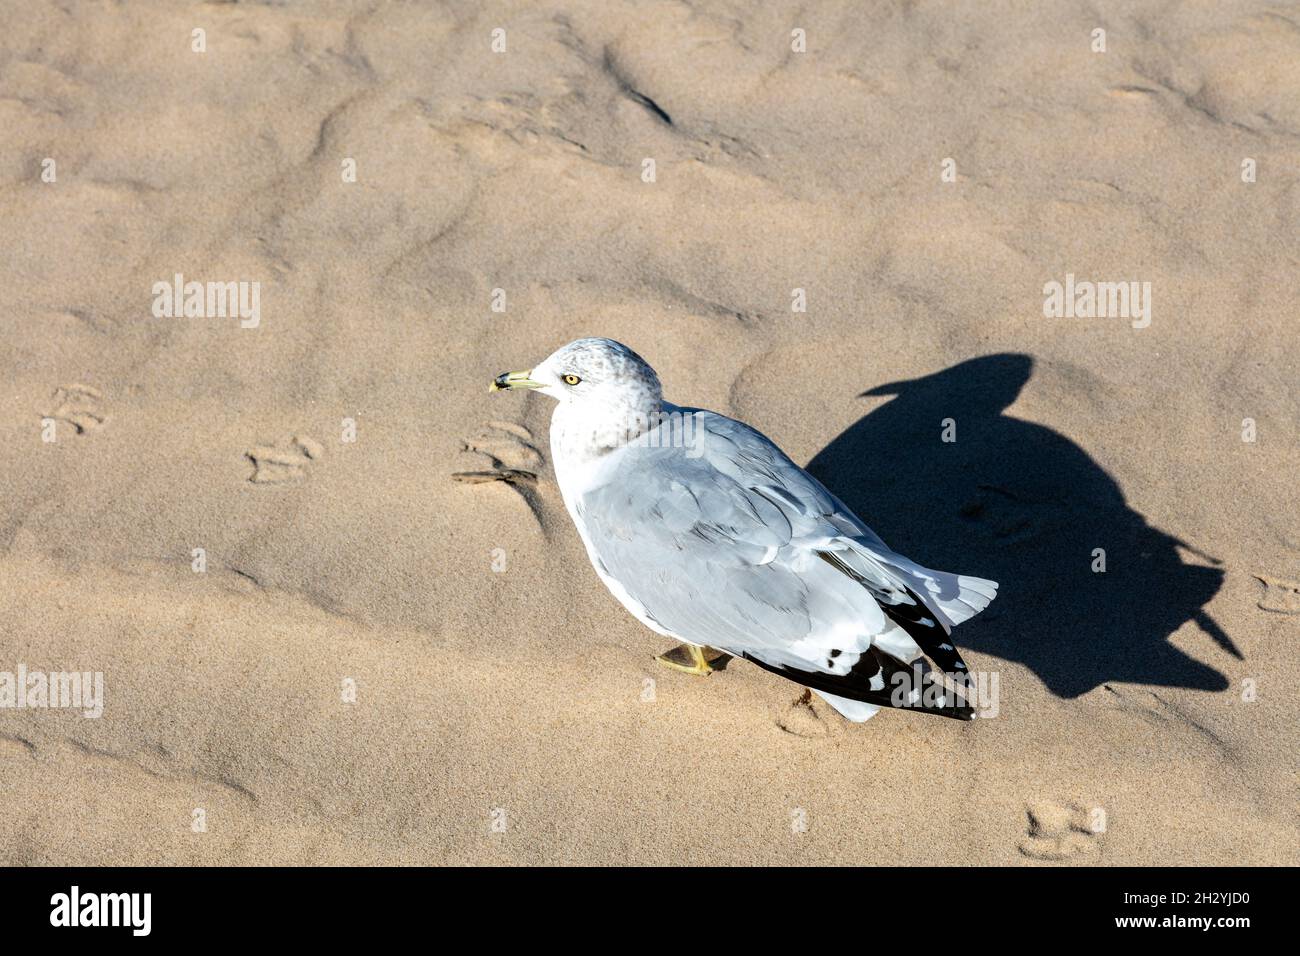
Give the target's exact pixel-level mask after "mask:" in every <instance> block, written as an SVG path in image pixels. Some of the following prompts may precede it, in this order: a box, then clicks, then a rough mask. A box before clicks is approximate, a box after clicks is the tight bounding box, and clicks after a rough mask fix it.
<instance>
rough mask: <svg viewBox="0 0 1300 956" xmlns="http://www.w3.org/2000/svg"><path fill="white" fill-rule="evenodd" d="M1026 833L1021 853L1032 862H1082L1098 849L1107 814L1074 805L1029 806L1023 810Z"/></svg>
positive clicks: (1048, 803) (1092, 808)
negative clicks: (1026, 822) (1026, 826)
mask: <svg viewBox="0 0 1300 956" xmlns="http://www.w3.org/2000/svg"><path fill="white" fill-rule="evenodd" d="M1025 814H1026V815H1027V816H1028V817H1029V833H1028V835H1027V836H1026V837H1025V839H1023V840H1021V841H1020V852H1021V854H1023V855H1024V856H1027V857H1029V858H1030V859H1033V860H1048V861H1050V862H1053V863H1063V862H1065V861H1068V860H1083V859H1086V858H1088V857H1090V856H1092V855H1094V854H1096V853H1098V852H1100V848H1101V843H1100V841H1101V835H1102V834H1103V833H1105V831H1106V811H1105V810H1103V809H1102V808H1101V807H1085V806H1081V805H1080V804H1077V803H1070V804H1065V805H1062V804H1058V803H1050V802H1046V801H1045V802H1042V803H1031V804H1030V805H1029V806H1027V807H1026V808H1025Z"/></svg>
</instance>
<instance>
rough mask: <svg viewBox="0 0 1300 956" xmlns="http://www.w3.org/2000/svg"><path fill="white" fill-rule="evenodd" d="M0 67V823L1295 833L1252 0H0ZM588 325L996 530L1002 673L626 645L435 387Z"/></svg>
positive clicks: (1289, 170) (985, 640)
mask: <svg viewBox="0 0 1300 956" xmlns="http://www.w3.org/2000/svg"><path fill="white" fill-rule="evenodd" d="M196 28H201V29H202V30H204V31H205V32H204V34H203V41H204V43H203V45H204V50H203V52H196V51H195V49H194V45H195V44H196V42H197V41H196V40H195V36H194V34H193V31H194V30H195V29H196ZM497 28H501V29H503V30H504V31H505V34H504V42H505V50H504V52H494V51H493V49H492V45H493V42H494V38H493V31H494V30H495V29H497ZM796 29H799V30H803V31H804V36H805V38H806V40H805V42H806V50H805V52H795V51H794V50H793V49H792V43H793V42H794V40H793V39H792V31H793V30H796ZM1096 29H1103V30H1105V40H1106V49H1105V51H1104V52H1094V50H1093V46H1094V44H1095V42H1096V41H1095V39H1094V35H1093V31H1094V30H1096ZM498 37H499V35H498ZM0 125H2V126H3V129H4V131H5V132H4V143H3V148H0V223H3V244H2V250H3V252H2V254H0V286H2V287H3V288H4V289H5V290H6V296H7V302H6V307H5V309H4V310H3V318H0V331H2V333H3V334H2V335H0V367H3V368H4V370H5V381H6V387H5V388H4V389H3V390H0V488H2V489H3V491H4V494H3V496H0V509H2V510H0V672H3V671H16V670H17V668H18V667H19V666H20V665H21V666H23V667H25V668H26V669H27V670H29V671H43V672H57V671H71V670H78V671H86V672H99V673H102V675H103V683H104V701H103V714H102V716H101V717H99V718H97V719H93V718H86V717H83V716H82V715H81V713H80V712H78V711H76V710H73V709H67V708H60V709H56V708H45V709H41V708H37V709H30V708H24V709H15V708H0V863H4V864H110V863H113V864H149V863H164V864H179V863H194V864H243V863H253V864H270V863H292V864H319V863H343V864H347V863H384V864H388V863H402V864H408V863H409V864H441V863H462V864H463V863H488V864H535V863H559V864H579V863H600V864H607V863H636V864H642V863H659V864H664V863H679V864H709V863H713V864H717V863H770V864H775V863H780V864H795V863H797V864H810V863H873V864H916V863H942V864H977V863H988V864H1005V865H1017V864H1025V865H1108V864H1162V863H1178V864H1193V863H1197V864H1229V865H1237V864H1248V863H1264V864H1293V865H1294V864H1295V863H1297V862H1300V852H1298V851H1297V846H1298V845H1300V841H1298V840H1297V813H1296V790H1295V785H1296V776H1295V774H1296V756H1297V750H1296V741H1297V730H1298V729H1300V728H1298V726H1297V725H1298V723H1300V721H1298V720H1297V707H1296V705H1295V698H1294V691H1295V688H1296V686H1297V683H1298V681H1300V662H1298V659H1297V655H1296V646H1297V645H1296V637H1297V633H1298V632H1297V628H1298V626H1300V528H1298V527H1297V520H1296V519H1297V502H1296V478H1295V476H1296V474H1297V473H1298V472H1300V440H1298V439H1300V435H1298V434H1297V422H1298V421H1300V392H1298V390H1297V387H1296V386H1297V379H1298V372H1300V336H1297V334H1296V321H1297V314H1298V313H1300V286H1298V285H1297V283H1296V276H1297V266H1300V252H1298V249H1300V247H1298V246H1297V239H1296V237H1297V233H1296V221H1297V214H1298V213H1300V187H1298V186H1297V170H1298V169H1300V5H1296V4H1294V3H1291V4H1279V3H1268V2H1258V3H1256V2H1249V0H1244V2H1239V3H1231V4H1227V3H1184V4H1172V5H1171V4H1158V3H1122V4H1121V3H1103V4H1100V5H1096V6H1093V7H1091V8H1088V9H1084V8H1081V7H1078V6H1077V5H1074V4H1068V3H979V4H975V3H970V4H947V3H896V4H895V3H862V4H834V3H818V4H814V5H807V6H802V5H801V6H795V5H782V4H762V3H758V2H753V3H748V2H734V3H664V4H636V5H633V4H616V3H605V2H601V3H571V2H563V3H541V4H525V3H519V4H509V3H503V4H493V3H488V4H477V3H448V4H432V3H430V4H417V3H397V2H391V3H385V2H371V3H350V2H321V3H314V4H271V5H264V4H258V3H246V2H241V3H213V4H189V3H176V2H162V0H153V2H133V3H130V4H121V5H119V4H114V3H108V2H87V3H76V4H68V3H57V2H45V3H40V2H38V3H33V4H28V5H24V6H23V9H22V10H21V12H20V11H19V10H18V9H17V7H11V8H6V10H5V11H4V13H3V14H0ZM46 159H52V160H54V166H53V169H52V171H53V173H54V176H53V177H52V178H53V181H45V179H44V178H43V174H44V173H46V172H47V170H48V169H49V166H48V164H46V163H45V162H44V160H46ZM646 159H653V160H654V176H653V181H647V178H649V177H648V172H647V166H646V165H645V163H644V160H646ZM947 160H951V163H948V162H945V161H947ZM1246 160H1253V167H1251V168H1253V170H1254V175H1253V180H1254V181H1249V182H1248V181H1244V179H1243V174H1244V173H1245V175H1246V178H1251V176H1250V174H1249V172H1246V169H1247V167H1249V166H1251V164H1246V166H1243V163H1244V162H1245V161H1246ZM349 161H350V162H349ZM350 170H352V171H354V172H355V176H354V177H351V178H352V179H354V180H355V181H349V179H350ZM177 274H181V275H182V276H183V277H184V280H185V281H198V282H202V283H206V282H222V283H224V282H237V281H246V282H257V283H259V286H258V288H259V290H260V302H259V314H258V316H257V321H256V323H255V324H252V323H251V319H250V320H249V321H248V322H244V323H241V320H240V319H239V318H238V317H235V316H229V315H228V316H225V317H221V316H203V317H201V316H190V317H185V316H184V315H183V314H182V315H180V316H179V317H172V316H169V315H167V314H165V312H166V310H163V311H164V314H163V315H161V316H160V315H158V314H155V313H156V311H157V310H156V309H155V299H156V295H155V291H154V288H155V283H162V284H163V285H169V284H171V283H172V282H173V280H174V277H175V276H176V275H177ZM1067 276H1073V277H1074V279H1073V280H1072V281H1096V282H1130V281H1132V282H1137V283H1139V284H1141V283H1150V286H1149V289H1150V298H1149V300H1148V301H1149V304H1150V306H1151V308H1150V314H1149V319H1150V321H1149V324H1147V325H1145V327H1135V325H1138V326H1141V323H1142V319H1141V318H1127V317H1124V316H1116V315H1111V316H1107V317H1078V316H1076V317H1074V318H1066V317H1064V316H1062V317H1050V318H1049V317H1045V316H1044V309H1043V306H1044V299H1045V293H1044V287H1045V285H1046V284H1047V283H1050V282H1054V281H1055V282H1060V283H1062V284H1064V283H1065V282H1066V281H1067ZM494 290H502V291H501V292H496V291H494ZM795 290H803V297H804V299H805V300H806V311H795V305H796V304H797V296H798V293H796V292H795ZM502 293H503V294H504V299H503V298H502ZM494 304H495V305H497V306H498V307H500V306H502V305H504V311H494V308H493V307H494ZM182 312H183V310H182ZM242 325H248V326H249V327H241V326H242ZM581 335H605V336H609V337H612V338H616V339H619V340H621V341H623V342H626V343H627V344H629V345H631V346H632V347H633V348H635V349H637V350H638V351H639V352H640V353H641V354H642V355H644V356H645V357H646V358H647V359H648V360H649V361H650V362H651V363H652V364H653V365H654V366H655V367H656V368H657V369H658V370H659V372H660V375H661V377H662V379H663V381H664V383H665V388H666V393H667V395H668V397H669V398H670V399H672V400H674V401H676V402H679V403H683V404H692V405H699V406H704V407H709V408H713V409H716V410H718V411H721V412H724V413H727V414H731V415H733V416H736V417H739V418H741V419H743V420H746V421H748V422H749V423H751V424H753V425H755V426H756V427H758V428H760V429H761V430H763V431H764V432H765V433H767V434H768V435H769V436H771V437H772V438H773V439H774V440H775V441H777V442H778V443H779V444H781V445H782V447H783V448H784V449H785V450H786V451H787V452H788V453H789V454H790V455H791V456H792V457H793V458H794V459H795V460H796V461H798V462H800V463H801V464H807V463H811V468H812V470H813V471H814V473H815V474H817V475H818V476H819V477H821V478H822V479H823V480H824V481H825V482H826V483H827V484H828V485H829V486H830V487H831V488H832V489H833V490H835V491H836V492H837V493H838V494H840V495H841V496H842V497H843V498H844V499H845V500H846V501H847V502H849V503H850V504H851V505H852V506H853V507H854V508H855V509H856V510H857V511H858V512H859V513H860V514H861V515H862V517H863V518H864V519H866V520H867V521H868V522H869V523H870V524H872V526H873V527H875V528H876V530H877V531H878V532H879V533H881V534H882V535H883V536H884V537H885V539H886V540H887V541H889V543H890V544H891V545H892V546H894V547H895V548H897V549H898V550H900V551H902V552H904V553H906V554H909V555H910V556H912V557H914V558H915V559H917V560H918V561H921V562H923V563H926V564H929V565H931V566H935V567H940V568H944V569H947V570H953V571H960V572H962V573H969V574H976V575H982V576H987V577H992V578H996V579H998V580H999V581H1001V583H1002V590H1001V594H1000V596H999V598H998V600H997V602H995V604H994V606H993V607H992V608H990V610H989V611H988V612H986V613H985V614H983V615H981V616H980V617H979V618H976V619H975V620H974V621H972V622H970V623H969V624H966V625H963V626H962V627H961V628H959V629H958V630H957V631H956V632H955V637H956V643H957V644H958V646H959V647H961V648H962V650H963V653H964V654H965V656H966V659H967V661H968V662H969V663H970V664H971V667H972V668H973V669H975V670H977V671H980V672H984V673H989V674H995V675H996V676H997V678H998V680H999V686H1000V701H999V703H1000V706H999V709H998V713H997V716H996V718H992V719H981V720H977V721H974V722H973V723H969V724H962V723H959V722H955V721H948V720H942V719H939V718H935V717H928V716H918V715H914V714H906V713H893V712H887V713H882V714H881V715H879V716H878V717H877V718H876V719H874V720H873V721H871V722H870V723H868V724H865V725H860V726H859V725H851V724H848V723H846V722H844V721H843V720H842V719H840V718H839V717H838V716H837V715H836V714H835V713H833V712H831V711H829V710H828V709H827V708H825V707H824V706H823V705H822V704H820V702H816V703H814V704H813V705H811V706H808V705H805V704H801V703H796V702H795V701H796V699H797V698H798V697H799V688H798V687H796V686H795V685H793V684H790V683H788V682H786V681H783V680H781V679H780V678H778V677H776V676H774V675H771V674H768V673H766V672H764V671H761V670H759V669H758V668H756V667H754V666H752V665H749V664H746V663H744V662H733V663H732V664H731V665H730V666H729V667H727V668H726V669H725V670H724V671H721V672H719V673H716V674H714V675H712V676H710V677H708V678H692V677H688V676H686V675H681V674H676V673H674V672H670V671H667V670H664V669H663V668H660V667H658V666H657V665H656V664H655V662H654V660H653V658H654V655H656V654H658V653H661V652H662V651H664V650H665V649H667V647H668V646H670V644H669V642H667V641H666V640H664V639H662V638H660V637H659V636H657V635H655V634H653V633H651V632H650V631H648V630H647V629H646V628H644V627H643V626H642V625H640V624H639V623H638V622H637V621H636V620H634V619H633V618H632V617H631V616H630V615H629V614H627V613H626V612H625V611H624V610H623V609H622V608H621V607H620V606H619V605H618V604H617V602H616V601H615V600H614V598H612V597H611V596H610V595H609V594H608V593H607V592H606V591H605V589H604V587H603V586H602V585H601V584H600V582H599V580H598V579H597V577H596V575H595V573H594V572H593V571H592V569H591V568H590V566H589V565H588V564H587V562H586V559H585V556H584V554H583V551H582V548H581V545H580V543H579V541H578V538H577V535H576V533H575V532H574V530H573V528H572V526H571V523H570V522H569V520H568V518H567V515H566V514H565V512H564V509H563V505H562V503H561V501H560V496H559V492H558V489H557V487H556V485H555V481H554V476H553V473H552V471H551V466H550V461H549V458H550V453H549V448H548V444H547V440H546V434H547V425H548V419H549V415H550V409H551V406H550V403H549V401H548V400H547V399H545V398H544V397H542V396H538V395H518V394H498V395H489V394H488V391H487V385H488V383H489V381H490V380H491V379H492V377H493V376H495V375H496V374H497V373H499V372H501V371H504V370H507V369H518V368H527V367H529V366H531V365H532V364H534V363H535V362H537V361H539V360H540V359H541V358H543V357H545V356H546V355H547V354H549V353H550V352H551V351H552V350H553V349H554V348H556V347H557V346H559V345H561V344H563V343H564V342H566V341H568V340H570V339H572V338H576V337H578V336H581ZM898 383H903V384H901V385H900V384H898ZM891 384H892V385H896V386H897V387H895V388H892V389H881V386H889V385H891ZM873 390H874V391H876V392H877V394H864V393H868V392H872V391H873ZM947 419H951V420H952V422H953V427H954V428H955V437H956V441H955V442H945V441H943V440H942V437H941V433H942V431H943V429H944V428H945V423H946V420H947ZM1246 419H1250V420H1251V423H1252V424H1244V420H1246ZM1252 428H1253V432H1252ZM1246 437H1249V438H1253V440H1244V438H1246ZM50 438H52V439H53V440H48V439H50ZM460 472H487V473H489V474H488V475H487V476H486V477H487V479H488V480H483V481H477V482H467V481H459V480H455V479H454V478H453V475H455V474H457V473H460ZM492 472H508V473H509V475H508V477H510V478H512V479H513V480H512V481H501V480H493V476H492V474H490V473H492ZM521 473H526V474H521ZM533 475H535V476H536V477H535V478H533V477H532V476H533ZM196 549H202V552H201V557H202V561H200V556H199V555H196ZM1097 549H1101V550H1102V551H1104V552H1105V554H1104V560H1105V571H1104V572H1102V571H1099V570H1094V568H1095V567H1096V566H1097V565H1096V562H1097V556H1096V552H1097ZM196 567H200V568H201V570H196ZM650 682H652V683H650ZM196 811H201V812H196Z"/></svg>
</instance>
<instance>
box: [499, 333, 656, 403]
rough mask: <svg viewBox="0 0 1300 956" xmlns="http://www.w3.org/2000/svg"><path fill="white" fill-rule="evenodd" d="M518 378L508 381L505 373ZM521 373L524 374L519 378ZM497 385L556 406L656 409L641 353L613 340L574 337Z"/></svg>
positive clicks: (651, 373) (651, 378) (652, 384)
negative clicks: (532, 394) (546, 398)
mask: <svg viewBox="0 0 1300 956" xmlns="http://www.w3.org/2000/svg"><path fill="white" fill-rule="evenodd" d="M511 375H514V376H518V377H517V378H515V379H514V380H511V378H510V376H511ZM523 376H526V378H525V377H523ZM497 383H498V387H500V388H518V387H523V388H531V389H535V390H536V391H539V392H542V393H543V394H545V395H549V396H550V397H551V398H554V399H555V400H556V401H558V402H560V403H561V404H581V405H584V406H587V407H589V408H593V409H594V408H595V407H596V406H598V405H599V406H605V407H606V408H607V409H608V410H609V411H617V412H654V411H658V409H659V404H660V401H661V400H662V396H663V393H662V390H661V389H660V386H659V376H658V375H656V374H655V371H654V369H652V368H651V367H650V366H649V365H648V364H647V363H646V361H645V359H643V358H641V356H639V355H637V354H636V353H635V352H633V351H632V350H631V349H630V348H628V347H627V346H626V345H623V344H622V343H621V342H615V341H614V340H613V339H599V338H590V339H578V340H577V341H576V342H570V343H569V344H568V345H565V346H562V347H560V348H559V349H557V350H556V351H555V352H553V353H552V354H551V355H549V356H548V357H547V358H546V359H544V360H543V361H542V362H541V363H540V364H538V365H537V366H535V367H534V368H533V369H532V370H531V371H530V372H527V373H509V374H508V375H503V376H501V377H500V378H498V379H497Z"/></svg>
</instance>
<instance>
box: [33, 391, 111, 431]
mask: <svg viewBox="0 0 1300 956" xmlns="http://www.w3.org/2000/svg"><path fill="white" fill-rule="evenodd" d="M54 401H55V402H56V403H57V404H56V405H55V408H54V411H52V412H50V413H49V414H48V415H47V416H46V417H47V418H53V419H55V420H56V421H61V422H67V423H68V424H69V425H71V426H72V427H73V428H75V429H76V430H77V434H78V435H81V434H84V433H85V432H88V431H90V430H91V429H93V428H98V427H99V426H100V425H102V424H104V422H105V421H107V420H108V419H107V416H106V415H105V414H104V412H103V409H102V405H103V402H104V396H103V394H102V393H101V392H100V391H99V389H96V388H91V387H90V386H89V385H62V386H60V387H59V388H57V389H55V391H54Z"/></svg>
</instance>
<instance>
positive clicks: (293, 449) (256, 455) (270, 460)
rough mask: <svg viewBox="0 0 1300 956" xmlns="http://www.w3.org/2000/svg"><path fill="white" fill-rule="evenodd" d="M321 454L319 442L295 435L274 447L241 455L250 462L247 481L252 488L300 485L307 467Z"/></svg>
mask: <svg viewBox="0 0 1300 956" xmlns="http://www.w3.org/2000/svg"><path fill="white" fill-rule="evenodd" d="M324 454H325V449H324V448H323V447H321V444H320V442H318V441H316V440H314V439H312V438H308V437H307V436H306V435H295V436H294V437H293V438H292V439H289V440H286V441H280V442H278V443H276V444H275V445H258V446H256V447H255V448H250V449H249V450H248V451H246V452H244V456H245V457H246V458H248V459H250V460H251V461H252V462H253V473H252V474H251V475H249V476H248V480H249V481H251V482H252V483H253V484H255V485H263V484H280V483H284V482H287V481H301V480H302V479H303V478H305V477H306V475H307V466H308V465H309V464H311V463H312V462H313V461H317V460H319V459H320V458H321V456H322V455H324Z"/></svg>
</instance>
